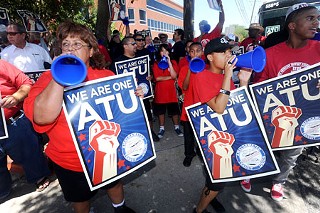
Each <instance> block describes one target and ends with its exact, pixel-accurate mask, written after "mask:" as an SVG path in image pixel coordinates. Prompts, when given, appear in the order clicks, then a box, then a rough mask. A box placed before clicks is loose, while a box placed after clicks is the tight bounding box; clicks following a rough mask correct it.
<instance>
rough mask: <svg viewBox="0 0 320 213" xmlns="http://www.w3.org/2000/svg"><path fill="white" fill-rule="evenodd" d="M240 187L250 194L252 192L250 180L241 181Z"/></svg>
mask: <svg viewBox="0 0 320 213" xmlns="http://www.w3.org/2000/svg"><path fill="white" fill-rule="evenodd" d="M240 186H241V188H242V189H243V191H245V192H250V191H251V183H250V179H245V180H242V181H240Z"/></svg>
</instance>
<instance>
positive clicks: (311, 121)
mask: <svg viewBox="0 0 320 213" xmlns="http://www.w3.org/2000/svg"><path fill="white" fill-rule="evenodd" d="M300 132H301V134H302V135H303V136H304V137H305V138H308V139H311V140H319V139H320V117H319V116H314V117H311V118H308V119H307V120H305V121H304V122H303V123H302V124H301V126H300Z"/></svg>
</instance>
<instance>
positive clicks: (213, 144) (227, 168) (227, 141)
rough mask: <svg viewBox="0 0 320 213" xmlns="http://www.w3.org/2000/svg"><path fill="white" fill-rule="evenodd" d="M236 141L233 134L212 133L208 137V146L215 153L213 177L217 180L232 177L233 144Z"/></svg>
mask: <svg viewBox="0 0 320 213" xmlns="http://www.w3.org/2000/svg"><path fill="white" fill-rule="evenodd" d="M234 141H235V139H234V136H233V135H232V134H229V133H227V132H222V131H211V132H210V133H209V135H208V145H209V149H210V151H211V152H212V153H213V157H214V160H213V165H212V168H213V171H211V172H212V174H213V177H214V178H215V179H219V178H226V177H232V176H233V173H232V160H231V156H232V154H233V149H232V147H231V146H232V144H233V143H234Z"/></svg>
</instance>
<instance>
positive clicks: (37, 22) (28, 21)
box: [17, 10, 47, 32]
mask: <svg viewBox="0 0 320 213" xmlns="http://www.w3.org/2000/svg"><path fill="white" fill-rule="evenodd" d="M17 13H18V14H19V16H20V17H21V18H22V21H23V24H24V26H25V28H26V31H27V32H47V28H46V26H45V25H44V24H43V22H42V21H41V19H40V17H39V15H37V14H35V13H33V12H30V11H28V10H17Z"/></svg>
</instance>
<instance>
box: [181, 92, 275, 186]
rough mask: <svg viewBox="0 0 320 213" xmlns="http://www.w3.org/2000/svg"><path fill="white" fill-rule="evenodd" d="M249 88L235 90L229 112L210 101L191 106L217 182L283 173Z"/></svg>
mask: <svg viewBox="0 0 320 213" xmlns="http://www.w3.org/2000/svg"><path fill="white" fill-rule="evenodd" d="M252 106H253V103H252V100H251V98H250V96H249V93H248V90H247V88H245V87H242V88H238V89H236V90H234V91H232V92H231V95H230V97H229V101H228V104H227V107H226V109H225V111H224V112H223V113H222V114H218V113H216V112H214V111H213V110H212V109H211V108H210V107H209V106H208V105H207V104H202V105H200V103H199V104H196V105H193V106H190V107H187V108H186V109H187V114H188V117H189V121H190V123H191V126H192V128H193V131H194V133H195V136H196V139H197V142H198V145H199V147H201V149H200V150H201V153H202V156H203V159H204V163H205V166H206V168H207V170H208V173H209V176H210V178H211V181H212V182H213V183H216V182H226V181H235V180H243V179H251V178H255V177H262V176H267V175H271V174H275V173H278V172H279V168H278V165H277V162H276V161H275V158H274V156H273V153H272V151H271V148H270V145H269V144H268V141H267V138H266V135H265V131H264V128H263V125H262V121H261V119H260V118H259V117H258V116H257V113H256V111H255V110H254V108H253V107H252Z"/></svg>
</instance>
